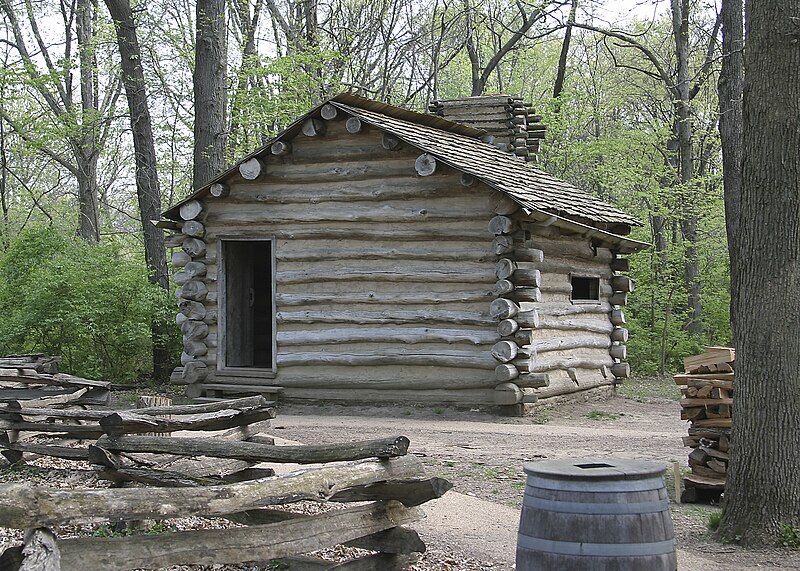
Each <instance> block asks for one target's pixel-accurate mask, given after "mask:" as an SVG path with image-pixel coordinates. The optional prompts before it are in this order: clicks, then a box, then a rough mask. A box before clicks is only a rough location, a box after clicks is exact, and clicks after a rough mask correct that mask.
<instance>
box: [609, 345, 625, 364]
mask: <svg viewBox="0 0 800 571" xmlns="http://www.w3.org/2000/svg"><path fill="white" fill-rule="evenodd" d="M608 353H609V354H610V355H611V356H612V357H613V358H614V359H619V360H620V361H624V360H625V359H627V358H628V349H627V347H625V345H612V346H611V347H609V349H608Z"/></svg>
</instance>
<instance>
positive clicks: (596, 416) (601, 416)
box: [586, 410, 622, 420]
mask: <svg viewBox="0 0 800 571" xmlns="http://www.w3.org/2000/svg"><path fill="white" fill-rule="evenodd" d="M620 416H622V414H621V413H616V412H606V411H604V410H593V411H592V412H590V413H588V414H587V415H586V418H588V419H590V420H619V417H620Z"/></svg>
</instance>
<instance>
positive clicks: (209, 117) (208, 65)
mask: <svg viewBox="0 0 800 571" xmlns="http://www.w3.org/2000/svg"><path fill="white" fill-rule="evenodd" d="M226 66H227V61H226V56H225V0H200V1H199V2H197V35H196V40H195V67H194V108H195V116H194V176H193V186H194V188H195V189H197V188H200V187H201V186H203V185H205V184H206V183H208V182H210V181H211V179H212V178H214V176H215V175H217V174H218V173H219V172H220V171H222V168H223V166H224V156H223V151H224V147H225V122H226V116H225V115H226V113H225V102H226V94H225V70H226Z"/></svg>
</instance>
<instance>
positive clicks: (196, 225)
mask: <svg viewBox="0 0 800 571" xmlns="http://www.w3.org/2000/svg"><path fill="white" fill-rule="evenodd" d="M181 232H183V233H184V234H186V235H187V236H189V237H190V238H202V237H203V236H204V235H205V233H206V227H205V226H203V223H202V222H198V221H197V220H187V221H186V222H184V223H183V227H182V228H181Z"/></svg>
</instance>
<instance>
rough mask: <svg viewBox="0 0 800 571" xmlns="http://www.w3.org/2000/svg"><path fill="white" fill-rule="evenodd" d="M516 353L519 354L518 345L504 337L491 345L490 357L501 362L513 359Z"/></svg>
mask: <svg viewBox="0 0 800 571" xmlns="http://www.w3.org/2000/svg"><path fill="white" fill-rule="evenodd" d="M518 354H519V346H518V345H517V344H516V343H515V342H513V341H508V340H505V339H504V340H502V341H498V342H497V343H495V344H494V346H493V347H492V357H494V358H495V359H496V360H498V361H500V362H501V363H508V362H510V361H513V360H514V359H516V358H517V355H518ZM511 404H513V403H511Z"/></svg>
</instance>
